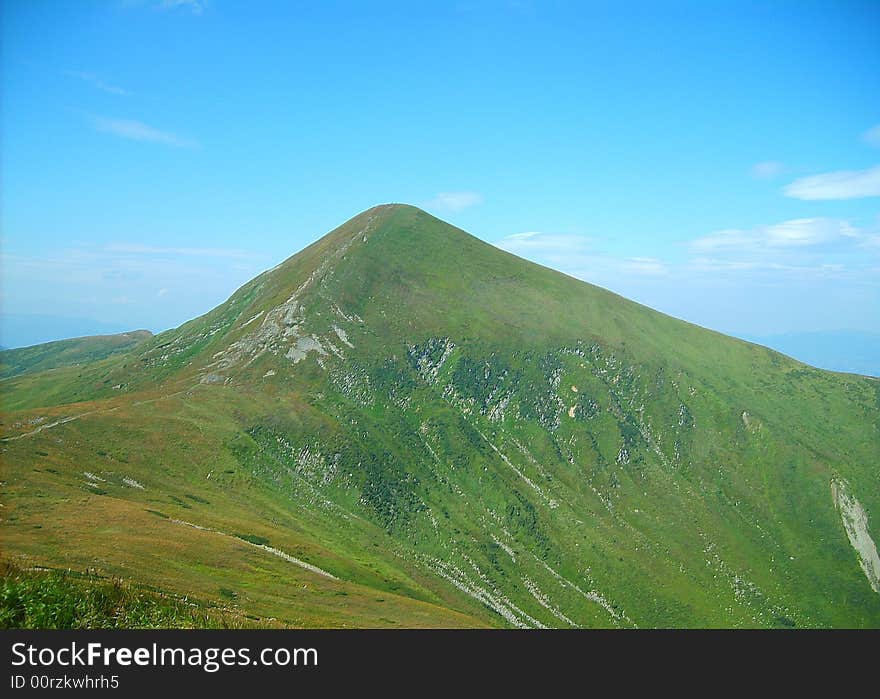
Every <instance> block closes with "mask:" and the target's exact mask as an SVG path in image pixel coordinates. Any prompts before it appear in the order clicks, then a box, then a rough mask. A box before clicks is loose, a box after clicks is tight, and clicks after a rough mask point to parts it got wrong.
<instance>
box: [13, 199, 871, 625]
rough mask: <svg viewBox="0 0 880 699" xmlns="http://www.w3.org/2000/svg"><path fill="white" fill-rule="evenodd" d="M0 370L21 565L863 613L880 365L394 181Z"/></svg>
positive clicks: (309, 594) (414, 593)
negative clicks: (868, 371) (123, 346)
mask: <svg viewBox="0 0 880 699" xmlns="http://www.w3.org/2000/svg"><path fill="white" fill-rule="evenodd" d="M0 390H2V391H3V400H4V406H5V412H4V413H3V414H2V425H0V431H2V435H3V441H2V442H0V449H2V452H0V454H2V459H3V474H4V475H3V478H4V484H3V491H2V504H3V506H4V507H3V510H2V516H3V523H2V537H3V538H2V540H3V550H4V552H5V554H4V555H5V556H7V557H9V558H11V559H13V560H14V562H15V564H16V565H18V566H21V567H26V566H29V565H30V566H32V565H37V564H39V565H51V566H54V567H64V568H73V569H75V570H85V569H89V570H90V571H93V572H96V573H98V574H100V575H108V576H121V577H125V578H128V579H131V580H134V581H136V582H137V583H138V584H141V585H149V586H152V587H154V588H157V589H160V590H166V591H169V592H171V593H175V594H187V595H189V596H191V597H192V598H194V599H197V600H200V601H201V603H203V604H208V605H210V604H216V605H218V606H220V607H223V608H224V610H227V611H228V610H230V609H232V610H233V611H237V612H240V613H241V614H243V615H245V616H250V617H253V618H256V619H258V620H259V623H261V624H262V623H266V624H270V623H271V624H282V625H284V624H286V625H293V626H517V627H542V626H547V627H573V626H583V627H595V626H603V627H608V626H610V627H634V626H638V627H655V626H661V627H682V626H700V627H714V626H723V627H739V626H748V627H829V626H834V627H880V560H878V558H877V551H876V547H875V545H874V541H875V540H876V539H877V537H878V535H880V530H878V526H880V524H878V522H880V382H878V381H876V380H872V379H869V378H865V377H859V376H853V375H845V374H834V373H830V372H826V371H821V370H818V369H813V368H811V367H808V366H806V365H803V364H800V363H798V362H795V361H794V360H791V359H788V358H786V357H784V356H783V355H780V354H778V353H776V352H773V351H771V350H768V349H766V348H763V347H759V346H757V345H753V344H749V343H746V342H742V341H739V340H735V339H732V338H729V337H726V336H723V335H720V334H718V333H715V332H711V331H708V330H705V329H703V328H699V327H696V326H693V325H690V324H688V323H685V322H682V321H679V320H676V319H674V318H670V317H668V316H665V315H663V314H660V313H657V312H655V311H653V310H651V309H649V308H646V307H644V306H640V305H638V304H635V303H632V302H630V301H627V300H626V299H623V298H621V297H619V296H616V295H615V294H612V293H610V292H608V291H605V290H603V289H600V288H597V287H595V286H592V285H590V284H585V283H583V282H581V281H578V280H575V279H572V278H570V277H567V276H565V275H563V274H559V273H557V272H555V271H552V270H549V269H546V268H543V267H540V266H538V265H535V264H532V263H529V262H526V261H524V260H522V259H519V258H517V257H515V256H513V255H510V254H507V253H505V252H502V251H500V250H498V249H496V248H494V247H492V246H490V245H487V244H486V243H483V242H481V241H480V240H478V239H476V238H474V237H472V236H470V235H468V234H467V233H465V232H463V231H461V230H459V229H457V228H454V227H452V226H450V225H448V224H446V223H444V222H442V221H440V220H438V219H436V218H433V217H432V216H430V215H428V214H426V213H425V212H423V211H420V210H418V209H415V208H413V207H409V206H401V205H387V206H379V207H376V208H373V209H370V210H369V211H366V212H364V213H362V214H360V215H358V216H356V217H355V218H353V219H351V220H350V221H348V222H347V223H345V224H343V225H342V226H341V227H339V228H337V229H336V230H334V231H332V232H331V233H329V234H328V235H326V236H325V237H323V238H321V239H320V240H318V241H317V242H316V243H314V244H312V245H310V246H309V247H307V248H306V249H304V250H303V251H301V252H300V253H298V254H296V255H294V256H293V257H291V258H289V259H288V260H286V261H285V262H283V263H282V264H280V265H278V266H277V267H275V268H273V269H271V270H269V271H267V272H265V273H263V274H261V275H260V276H259V277H257V278H255V279H254V280H252V281H251V282H249V283H248V284H246V285H245V286H243V287H242V288H241V289H239V290H238V291H237V292H236V293H235V294H233V295H232V297H231V298H230V299H229V300H228V301H227V302H226V303H224V304H222V305H220V306H218V307H217V308H215V309H214V310H213V311H211V312H209V313H207V314H206V315H204V316H202V317H200V318H197V319H195V320H193V321H190V322H189V323H186V324H185V325H183V326H181V327H180V328H177V329H175V330H171V331H168V332H165V333H162V334H160V335H158V336H156V337H154V338H152V339H150V340H148V341H146V342H144V343H142V344H139V345H137V346H135V347H134V348H133V349H131V350H130V351H129V352H127V353H126V354H123V355H117V356H113V357H110V358H108V359H104V360H102V361H100V362H96V363H93V364H89V365H80V366H75V367H66V368H60V369H55V370H53V371H51V372H46V373H38V374H30V375H27V376H19V377H14V378H10V379H6V380H4V381H3V382H2V383H0ZM224 613H226V612H224Z"/></svg>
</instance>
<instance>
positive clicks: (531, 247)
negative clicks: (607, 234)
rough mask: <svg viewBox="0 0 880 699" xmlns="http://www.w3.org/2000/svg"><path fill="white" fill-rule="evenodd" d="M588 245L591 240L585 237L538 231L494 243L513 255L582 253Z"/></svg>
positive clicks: (517, 234)
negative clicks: (530, 252)
mask: <svg viewBox="0 0 880 699" xmlns="http://www.w3.org/2000/svg"><path fill="white" fill-rule="evenodd" d="M590 244H591V240H590V238H588V237H586V236H582V235H565V234H553V233H541V232H538V231H530V232H528V233H514V234H512V235H509V236H507V237H506V238H502V239H501V240H500V241H498V242H497V243H495V245H496V246H497V247H500V248H502V249H504V250H507V251H508V252H514V253H516V252H525V251H527V250H528V251H532V252H544V253H563V252H574V251H578V250H581V251H583V250H587V249H588V248H589V247H590Z"/></svg>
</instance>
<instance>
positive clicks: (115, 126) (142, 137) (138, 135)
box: [90, 116, 199, 148]
mask: <svg viewBox="0 0 880 699" xmlns="http://www.w3.org/2000/svg"><path fill="white" fill-rule="evenodd" d="M90 120H91V122H92V126H94V128H95V129H97V130H98V131H103V132H105V133H110V134H113V135H114V136H119V137H120V138H127V139H130V140H132V141H148V142H151V143H162V144H164V145H167V146H175V147H177V148H198V147H199V144H198V142H197V141H193V140H192V139H189V138H184V137H183V136H179V135H177V134H175V133H172V132H170V131H161V130H159V129H156V128H154V127H152V126H149V125H148V124H145V123H143V122H142V121H135V120H132V119H109V118H107V117H100V116H93V117H90Z"/></svg>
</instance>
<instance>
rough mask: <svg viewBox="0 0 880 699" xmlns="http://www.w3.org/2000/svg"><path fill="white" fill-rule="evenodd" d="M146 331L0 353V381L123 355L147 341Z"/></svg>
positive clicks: (150, 334)
mask: <svg viewBox="0 0 880 699" xmlns="http://www.w3.org/2000/svg"><path fill="white" fill-rule="evenodd" d="M152 336H153V334H152V333H151V332H150V331H149V330H133V331H131V332H126V333H120V334H118V335H95V336H93V337H77V338H73V339H71V340H59V341H57V342H47V343H45V344H42V345H34V346H33V347H22V348H20V349H10V350H2V351H0V379H8V378H10V377H12V376H19V375H21V374H33V373H36V372H40V371H46V370H48V369H57V368H58V367H66V366H71V365H73V364H88V363H91V362H96V361H99V360H101V359H104V358H105V357H109V356H111V355H114V354H120V353H122V352H127V351H129V350H130V349H132V348H133V347H136V346H137V345H139V344H140V343H141V342H144V341H145V340H148V339H149V338H151V337H152Z"/></svg>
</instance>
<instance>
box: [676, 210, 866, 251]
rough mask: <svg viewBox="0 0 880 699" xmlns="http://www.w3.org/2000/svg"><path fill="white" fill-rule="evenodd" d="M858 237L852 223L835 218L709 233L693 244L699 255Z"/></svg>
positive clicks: (803, 244) (805, 244)
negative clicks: (715, 251) (708, 252)
mask: <svg viewBox="0 0 880 699" xmlns="http://www.w3.org/2000/svg"><path fill="white" fill-rule="evenodd" d="M855 237H858V233H857V231H856V229H854V228H853V227H852V226H851V225H850V224H849V223H848V222H846V221H841V220H838V219H832V218H797V219H792V220H790V221H783V222H782V223H777V224H774V225H770V226H758V227H756V228H751V229H745V230H744V229H738V228H731V229H727V230H721V231H716V232H714V233H709V234H708V235H705V236H703V237H701V238H697V239H696V240H694V241H693V242H692V243H691V249H692V250H693V251H695V252H706V251H713V250H738V251H745V252H756V251H758V250H762V249H766V248H791V247H806V246H811V245H821V244H825V243H833V242H836V241H839V240H841V239H843V238H855Z"/></svg>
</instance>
